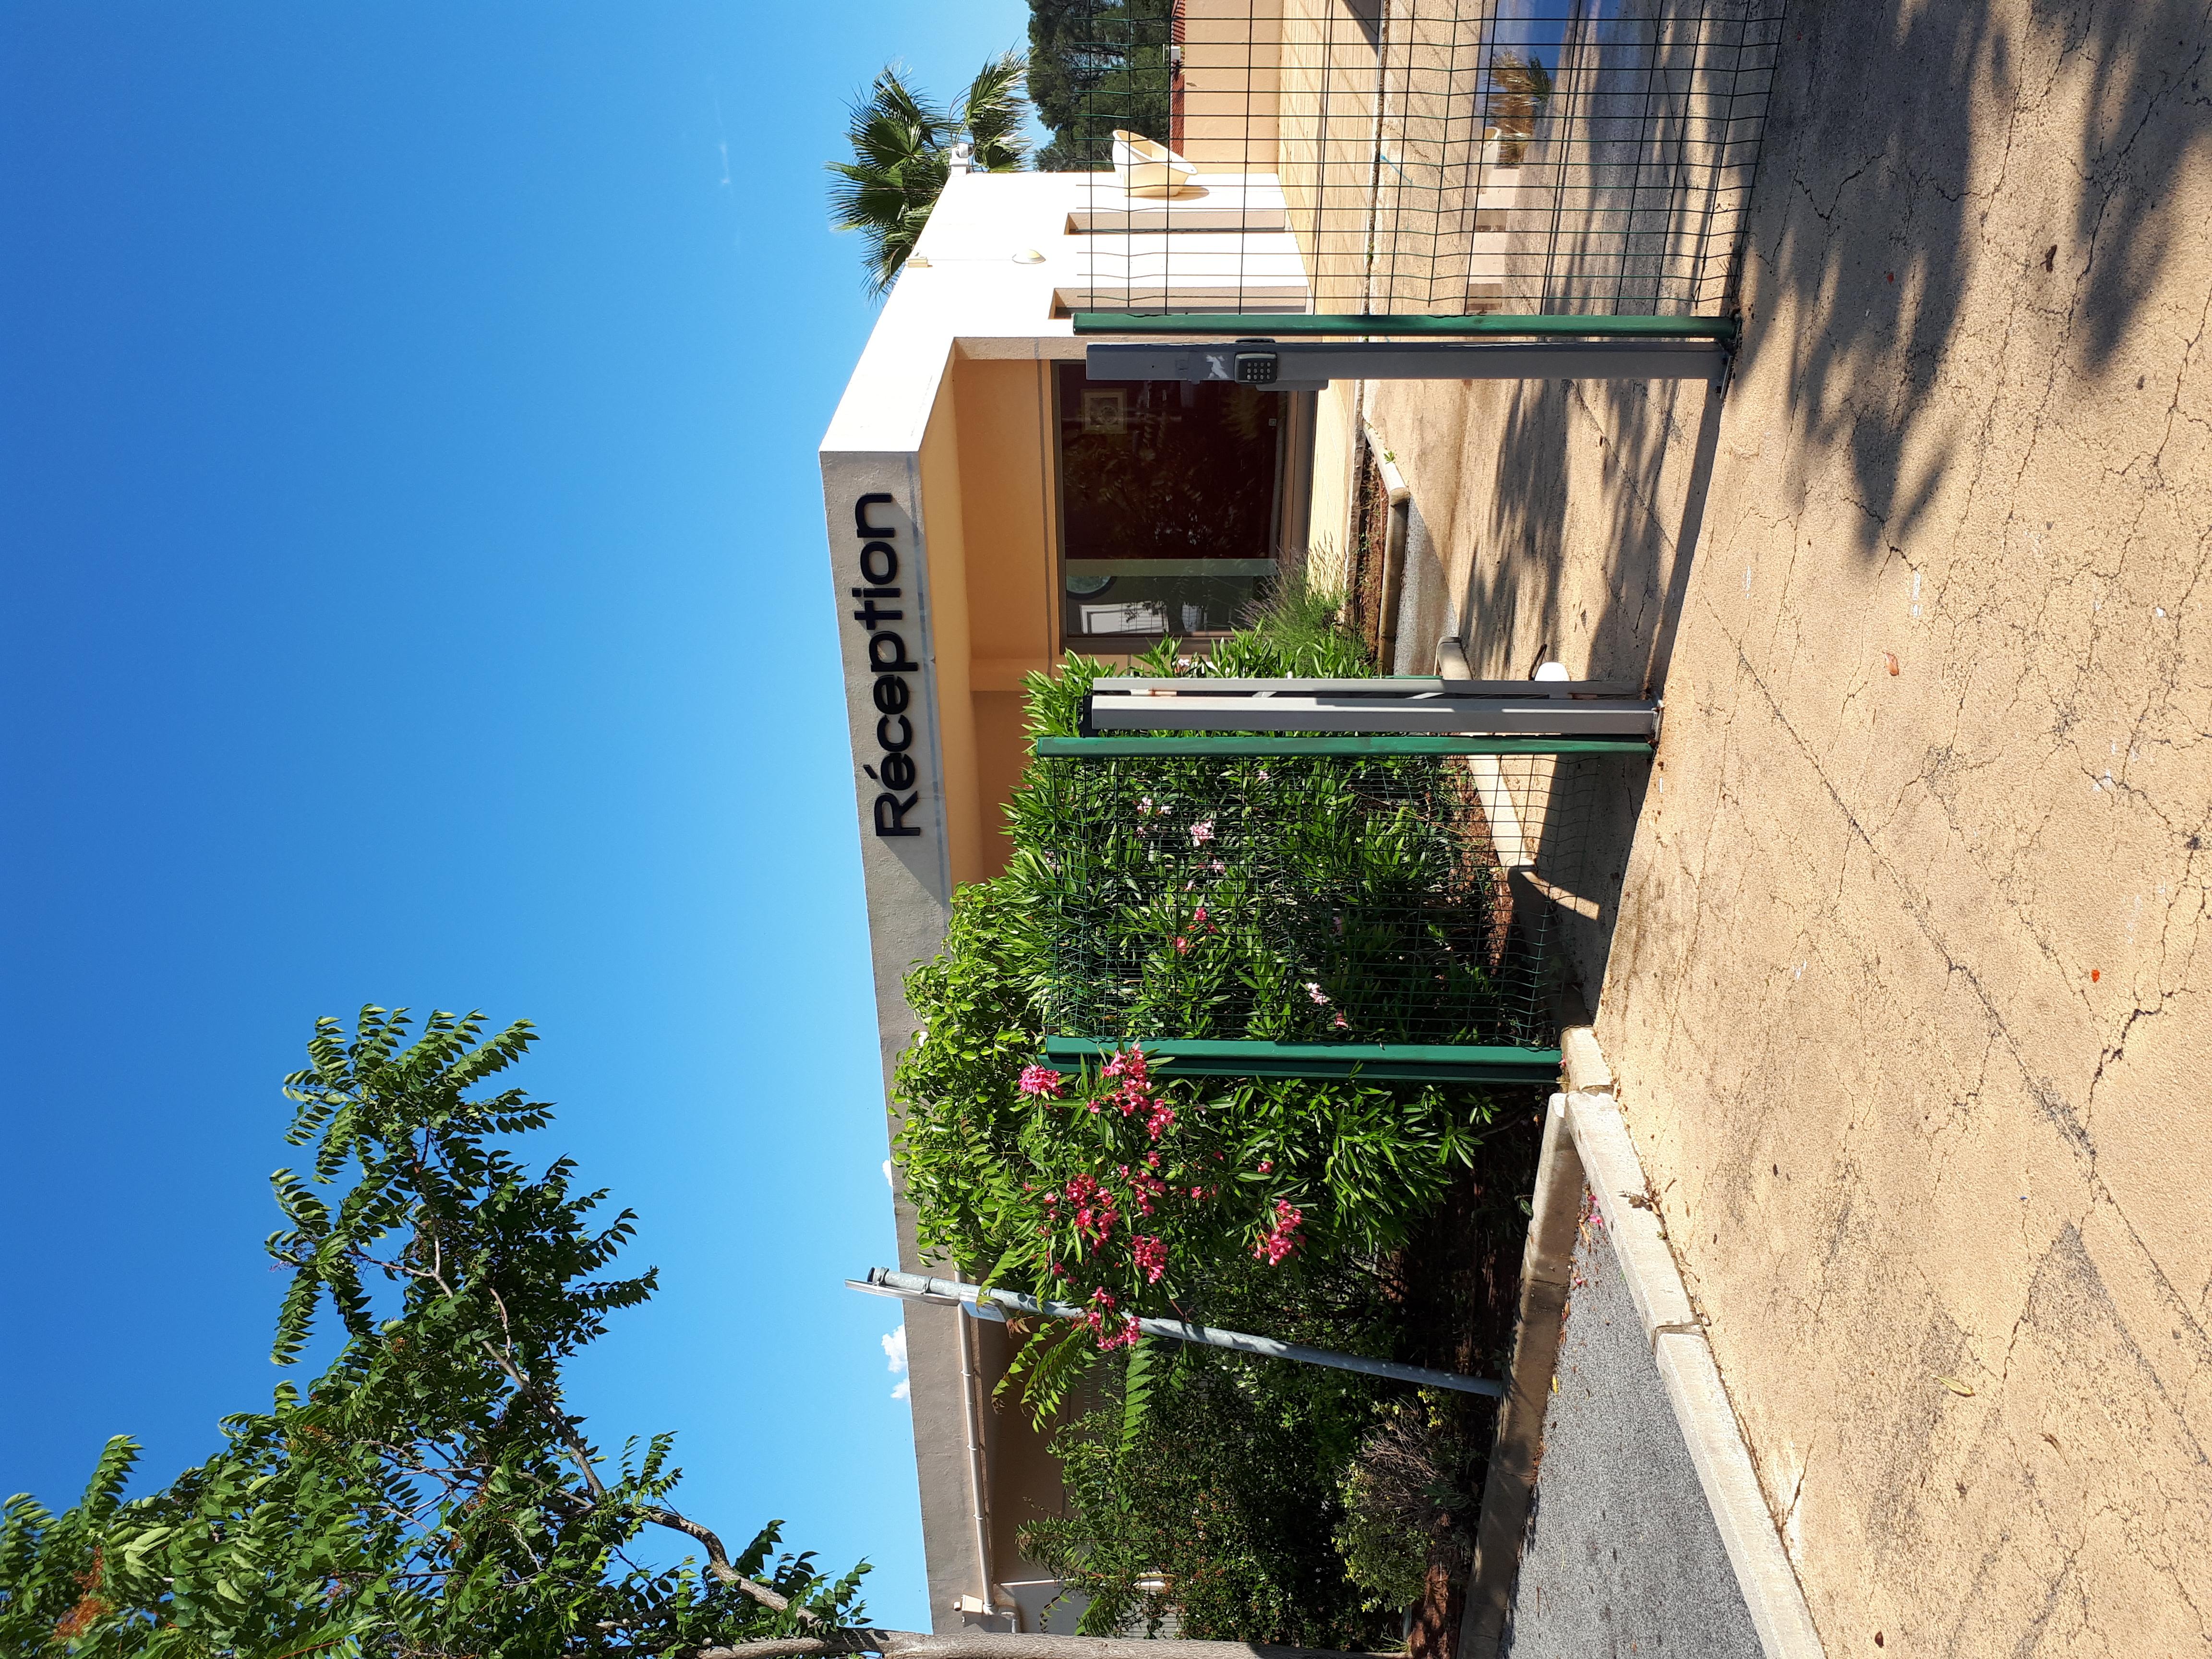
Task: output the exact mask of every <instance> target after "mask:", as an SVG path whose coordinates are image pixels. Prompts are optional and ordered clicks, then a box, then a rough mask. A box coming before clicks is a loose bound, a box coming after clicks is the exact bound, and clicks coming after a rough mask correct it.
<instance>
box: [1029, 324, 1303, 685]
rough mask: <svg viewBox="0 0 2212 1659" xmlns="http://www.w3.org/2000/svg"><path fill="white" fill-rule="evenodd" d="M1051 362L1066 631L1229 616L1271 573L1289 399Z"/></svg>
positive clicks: (1131, 638)
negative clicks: (1109, 375) (1111, 376)
mask: <svg viewBox="0 0 2212 1659" xmlns="http://www.w3.org/2000/svg"><path fill="white" fill-rule="evenodd" d="M1055 373H1056V380H1057V391H1058V398H1057V401H1058V404H1059V423H1060V581H1061V586H1062V589H1063V592H1062V594H1061V600H1062V612H1061V625H1062V628H1063V630H1064V632H1065V633H1066V636H1067V639H1068V641H1069V643H1071V644H1077V643H1079V642H1081V641H1089V642H1090V643H1091V648H1093V649H1099V648H1103V649H1111V650H1127V649H1135V650H1142V649H1144V648H1145V647H1146V646H1148V645H1149V644H1150V643H1151V642H1152V641H1153V640H1156V639H1158V638H1159V637H1160V636H1162V635H1170V634H1172V635H1194V634H1197V635H1203V634H1218V633H1225V632H1226V631H1227V630H1229V629H1231V628H1234V627H1235V626H1236V625H1237V619H1238V617H1240V616H1241V615H1242V614H1243V612H1244V611H1246V610H1247V609H1248V608H1249V606H1250V605H1251V604H1252V602H1253V601H1254V600H1255V599H1257V598H1258V597H1259V596H1260V594H1261V592H1262V591H1263V590H1264V588H1265V586H1266V584H1267V580H1268V578H1269V577H1271V576H1272V575H1273V574H1274V569H1275V556H1276V553H1277V550H1278V548H1277V539H1278V536H1279V530H1280V509H1281V499H1282V490H1281V481H1282V473H1283V470H1284V469H1283V461H1282V457H1283V453H1284V441H1285V437H1286V435H1287V434H1286V432H1285V422H1287V421H1288V420H1289V418H1290V416H1291V407H1292V399H1291V398H1290V397H1289V396H1287V395H1285V394H1284V393H1281V392H1266V391H1261V390H1259V389H1256V388H1255V387H1251V386H1233V385H1229V384H1226V383H1224V384H1220V385H1200V386H1184V385H1181V384H1178V383H1176V382H1175V381H1172V380H1103V381H1102V380H1090V379H1087V378H1086V377H1085V370H1084V365H1083V364H1081V363H1079V362H1077V363H1060V364H1057V365H1055Z"/></svg>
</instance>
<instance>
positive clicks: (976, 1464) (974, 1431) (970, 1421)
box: [953, 1319, 998, 1617]
mask: <svg viewBox="0 0 2212 1659" xmlns="http://www.w3.org/2000/svg"><path fill="white" fill-rule="evenodd" d="M955 1323H957V1325H958V1326H959V1327H960V1414H961V1415H962V1416H963V1418H965V1419H967V1429H968V1484H969V1492H970V1493H971V1494H972V1496H973V1498H974V1500H975V1501H974V1503H973V1504H972V1505H971V1508H972V1509H973V1510H974V1519H975V1576H976V1577H977V1579H978V1581H979V1583H980V1587H981V1594H980V1595H974V1596H967V1595H963V1596H962V1597H961V1598H960V1599H959V1600H958V1601H956V1602H954V1603H953V1607H954V1610H955V1611H957V1612H959V1613H970V1614H981V1615H982V1616H985V1617H988V1616H990V1615H992V1614H994V1613H997V1612H998V1608H996V1607H994V1606H993V1605H992V1602H993V1600H994V1596H993V1587H992V1582H991V1577H992V1575H991V1497H990V1487H989V1485H988V1474H989V1471H988V1469H987V1467H986V1461H985V1458H984V1455H983V1428H982V1423H981V1407H982V1393H983V1379H982V1377H981V1375H980V1374H979V1373H978V1370H977V1367H976V1364H975V1327H973V1326H972V1325H970V1324H969V1322H968V1321H966V1320H964V1319H962V1320H957V1321H955Z"/></svg>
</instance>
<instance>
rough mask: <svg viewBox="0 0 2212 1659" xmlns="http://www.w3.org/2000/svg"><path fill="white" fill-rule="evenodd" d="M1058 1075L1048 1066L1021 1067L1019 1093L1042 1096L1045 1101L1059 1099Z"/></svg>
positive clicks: (1059, 1080) (1059, 1079)
mask: <svg viewBox="0 0 2212 1659" xmlns="http://www.w3.org/2000/svg"><path fill="white" fill-rule="evenodd" d="M1061 1081H1062V1079H1061V1077H1060V1073H1058V1072H1055V1071H1054V1070H1053V1069H1052V1067H1051V1066H1023V1067H1022V1082H1021V1091H1022V1092H1023V1093H1024V1094H1025V1095H1042V1096H1043V1097H1045V1098H1046V1099H1047V1100H1058V1099H1059V1098H1060V1083H1061Z"/></svg>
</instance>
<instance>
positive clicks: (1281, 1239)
mask: <svg viewBox="0 0 2212 1659" xmlns="http://www.w3.org/2000/svg"><path fill="white" fill-rule="evenodd" d="M1304 1220H1305V1214H1304V1212H1303V1211H1301V1210H1300V1209H1299V1208H1298V1207H1297V1206H1296V1205H1294V1204H1292V1203H1291V1201H1290V1200H1288V1199H1286V1198H1279V1199H1277V1200H1275V1221H1274V1225H1273V1226H1271V1227H1270V1228H1268V1229H1267V1231H1266V1232H1265V1233H1263V1234H1262V1235H1261V1237H1260V1242H1259V1243H1256V1244H1255V1245H1254V1246H1253V1247H1252V1256H1253V1259H1254V1260H1255V1261H1264V1262H1266V1263H1267V1265H1268V1266H1269V1267H1278V1266H1280V1265H1281V1263H1282V1261H1283V1258H1284V1257H1285V1256H1287V1255H1291V1253H1292V1252H1293V1251H1295V1250H1296V1249H1297V1248H1298V1240H1297V1231H1298V1228H1299V1226H1300V1225H1302V1224H1303V1223H1304Z"/></svg>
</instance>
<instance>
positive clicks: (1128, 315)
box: [1075, 311, 1738, 343]
mask: <svg viewBox="0 0 2212 1659" xmlns="http://www.w3.org/2000/svg"><path fill="white" fill-rule="evenodd" d="M1075 331H1076V332H1077V333H1078V334H1146V335H1162V334H1172V335H1204V336H1206V337H1209V338H1212V339H1253V338H1267V339H1277V340H1286V339H1292V338H1296V337H1304V336H1310V335H1342V336H1350V337H1383V336H1400V337H1409V338H1415V339H1419V338H1431V339H1436V338H1448V339H1490V340H1725V341H1728V342H1729V343H1734V341H1735V337H1736V335H1737V332H1738V329H1737V325H1736V319H1735V318H1734V317H1575V316H1557V315H1555V316H1535V317H1508V316H1501V315H1497V314H1494V313H1493V314H1491V315H1486V316H1473V317H1433V316H1428V315H1425V314H1421V313H1411V314H1401V315H1397V316H1381V315H1361V314H1358V313H1353V314H1340V315H1334V316H1331V315H1316V314H1314V313H1305V312H1266V311H1257V312H1178V313H1170V314H1166V315H1161V314H1157V313H1156V314H1152V315H1146V314H1144V313H1138V312H1130V311H1079V312H1077V313H1075Z"/></svg>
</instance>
